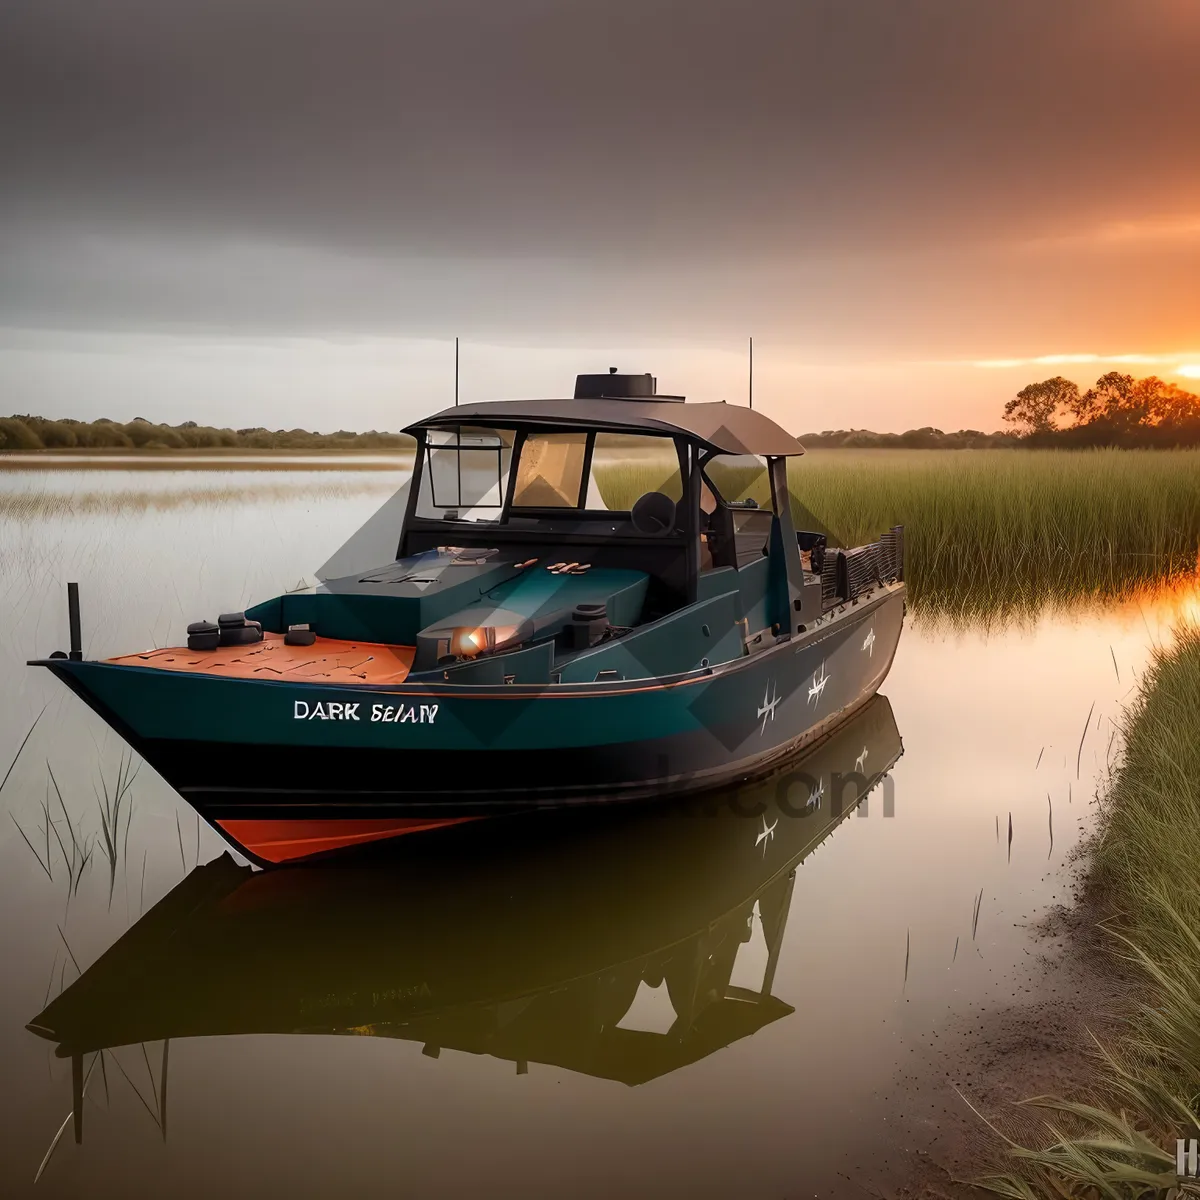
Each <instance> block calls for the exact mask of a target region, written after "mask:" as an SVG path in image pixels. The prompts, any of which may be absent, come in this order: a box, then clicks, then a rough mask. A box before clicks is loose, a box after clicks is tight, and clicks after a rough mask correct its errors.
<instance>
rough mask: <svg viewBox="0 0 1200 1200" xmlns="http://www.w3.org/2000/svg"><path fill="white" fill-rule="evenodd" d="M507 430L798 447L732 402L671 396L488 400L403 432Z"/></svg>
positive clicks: (751, 447)
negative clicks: (465, 426) (575, 431)
mask: <svg viewBox="0 0 1200 1200" xmlns="http://www.w3.org/2000/svg"><path fill="white" fill-rule="evenodd" d="M467 423H471V424H479V425H494V426H498V427H510V428H523V429H528V428H553V429H559V430H571V429H589V430H590V429H594V430H598V431H603V432H614V433H640V434H659V435H666V436H668V437H670V436H680V435H681V436H683V437H686V438H689V439H690V440H692V441H694V442H699V443H700V444H701V445H702V446H704V447H706V448H707V449H710V450H716V451H718V452H720V453H722V454H758V455H761V456H763V457H774V456H792V455H796V454H803V453H804V447H803V446H801V445H800V443H799V442H798V441H796V439H795V438H794V437H793V436H792V435H791V434H790V433H788V432H787V430H785V429H782V428H780V426H778V425H776V424H775V422H774V421H772V420H771V418H770V417H767V416H764V415H763V414H762V413H760V412H755V411H754V410H753V409H751V408H742V407H741V405H737V404H726V403H725V402H724V401H721V402H720V403H716V404H683V403H680V402H679V401H677V400H676V401H672V400H610V399H597V400H489V401H486V402H482V403H477V404H460V405H458V406H457V407H454V408H446V409H443V410H442V411H441V412H439V413H434V414H433V416H430V417H425V418H424V419H423V420H420V421H417V422H415V423H414V424H412V425H409V426H408V427H407V428H406V429H405V433H415V432H416V431H417V430H419V429H442V428H446V427H447V426H455V425H462V424H467Z"/></svg>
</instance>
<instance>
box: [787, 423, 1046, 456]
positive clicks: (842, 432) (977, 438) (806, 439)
mask: <svg viewBox="0 0 1200 1200" xmlns="http://www.w3.org/2000/svg"><path fill="white" fill-rule="evenodd" d="M1021 440H1022V439H1021V438H1020V436H1019V435H1018V434H1016V433H1012V432H1004V433H984V432H983V431H982V430H979V429H960V430H958V431H957V432H955V433H943V432H942V431H941V430H940V429H934V428H933V427H932V426H925V427H924V428H923V429H910V430H908V431H907V432H905V433H872V432H871V431H870V430H869V429H849V430H847V429H827V430H825V431H824V433H804V434H801V435H800V436H799V441H800V444H801V445H802V446H808V447H811V448H813V449H820V448H824V449H845V450H861V449H869V450H878V449H899V450H987V449H993V448H996V447H1001V446H1019V445H1020V444H1021Z"/></svg>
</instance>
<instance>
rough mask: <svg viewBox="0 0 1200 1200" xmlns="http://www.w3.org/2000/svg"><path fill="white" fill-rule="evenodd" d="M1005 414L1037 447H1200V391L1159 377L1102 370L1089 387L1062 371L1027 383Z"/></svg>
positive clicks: (1025, 442)
mask: <svg viewBox="0 0 1200 1200" xmlns="http://www.w3.org/2000/svg"><path fill="white" fill-rule="evenodd" d="M1004 419H1005V421H1007V422H1009V423H1010V424H1011V425H1013V426H1015V427H1016V428H1017V430H1019V432H1020V437H1021V442H1022V444H1023V445H1033V446H1163V447H1168V446H1200V396H1196V395H1194V394H1193V393H1191V392H1188V391H1184V389H1183V388H1180V387H1176V385H1175V384H1173V383H1164V382H1163V381H1162V380H1161V379H1159V378H1158V377H1157V376H1154V375H1151V376H1149V377H1148V378H1146V379H1135V378H1134V377H1133V376H1132V375H1122V374H1121V373H1120V372H1119V371H1109V372H1108V374H1107V375H1101V376H1100V378H1099V379H1097V380H1096V382H1095V384H1094V385H1093V386H1092V387H1090V388H1088V389H1087V391H1080V389H1079V386H1078V385H1077V384H1075V383H1072V382H1071V380H1069V379H1064V378H1063V377H1062V376H1061V375H1056V376H1055V377H1054V378H1053V379H1043V380H1042V381H1041V382H1040V383H1031V384H1029V385H1028V386H1027V387H1023V388H1022V389H1021V390H1020V391H1019V392H1018V393H1017V394H1016V395H1015V396H1014V397H1013V398H1012V399H1011V400H1010V401H1009V402H1008V403H1007V404H1006V405H1005V406H1004Z"/></svg>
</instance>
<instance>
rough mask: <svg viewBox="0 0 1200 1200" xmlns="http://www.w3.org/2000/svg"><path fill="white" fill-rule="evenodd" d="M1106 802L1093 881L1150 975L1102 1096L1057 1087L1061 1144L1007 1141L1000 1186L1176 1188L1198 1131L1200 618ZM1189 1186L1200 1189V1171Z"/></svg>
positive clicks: (1027, 1196) (1136, 1191) (1057, 1140)
mask: <svg viewBox="0 0 1200 1200" xmlns="http://www.w3.org/2000/svg"><path fill="white" fill-rule="evenodd" d="M1123 733H1124V751H1123V760H1122V761H1121V763H1120V764H1119V766H1118V768H1117V770H1116V772H1115V774H1114V775H1113V777H1112V780H1111V782H1110V786H1109V788H1108V790H1107V792H1106V794H1105V795H1104V796H1103V798H1102V801H1101V825H1100V832H1099V834H1098V837H1097V840H1096V843H1095V845H1094V846H1093V849H1092V859H1091V864H1090V874H1089V881H1090V883H1091V884H1092V885H1093V886H1094V887H1095V888H1097V889H1098V890H1099V894H1100V895H1102V896H1103V897H1104V899H1105V902H1106V903H1107V904H1108V905H1109V906H1111V908H1112V909H1113V911H1115V912H1116V913H1117V916H1116V917H1114V918H1112V919H1111V920H1110V921H1109V922H1107V928H1108V930H1109V932H1110V933H1111V935H1112V937H1113V945H1114V952H1115V953H1117V954H1118V955H1119V956H1120V957H1121V958H1122V959H1123V960H1124V961H1125V962H1126V964H1127V965H1128V966H1129V967H1130V968H1131V969H1132V971H1133V972H1134V974H1135V978H1137V979H1138V980H1139V981H1140V983H1141V985H1142V989H1141V990H1142V992H1143V994H1144V995H1143V999H1142V1000H1141V1001H1140V1002H1139V1003H1138V1005H1137V1006H1136V1008H1135V1010H1134V1011H1133V1013H1132V1014H1131V1016H1130V1018H1129V1021H1128V1025H1127V1027H1126V1032H1125V1034H1124V1036H1123V1037H1121V1038H1120V1040H1119V1041H1118V1042H1117V1043H1116V1044H1114V1045H1109V1046H1098V1051H1099V1061H1100V1080H1099V1083H1098V1088H1097V1091H1098V1096H1097V1097H1095V1098H1093V1099H1095V1100H1096V1102H1095V1103H1090V1104H1081V1103H1073V1102H1069V1101H1066V1100H1059V1099H1054V1098H1049V1097H1038V1098H1037V1099H1036V1100H1033V1101H1030V1102H1028V1103H1029V1104H1031V1105H1032V1106H1035V1107H1036V1108H1038V1109H1040V1110H1041V1112H1042V1113H1043V1114H1045V1124H1046V1129H1047V1132H1048V1135H1049V1138H1050V1141H1049V1143H1048V1144H1047V1145H1046V1146H1044V1147H1043V1148H1040V1149H1031V1148H1029V1147H1026V1146H1021V1145H1018V1144H1016V1143H1014V1142H1009V1152H1010V1153H1011V1155H1012V1156H1013V1158H1014V1159H1015V1160H1016V1161H1017V1167H1016V1169H1015V1170H1014V1171H1013V1172H1012V1173H1010V1174H1008V1175H1004V1176H995V1177H992V1178H990V1179H989V1180H987V1181H986V1185H987V1186H988V1188H989V1189H990V1190H992V1191H994V1192H996V1193H997V1194H999V1195H1002V1196H1009V1197H1020V1198H1022V1200H1031V1198H1033V1197H1039V1196H1079V1197H1084V1196H1087V1197H1091V1196H1111V1197H1141V1196H1156V1195H1164V1194H1166V1192H1167V1191H1168V1189H1170V1188H1171V1187H1173V1186H1175V1184H1176V1178H1175V1139H1176V1138H1178V1137H1183V1136H1191V1137H1198V1136H1200V888H1198V887H1197V886H1196V861H1197V848H1198V847H1200V629H1197V628H1185V629H1184V630H1182V631H1181V632H1180V633H1179V634H1178V636H1177V639H1176V642H1175V645H1174V646H1173V648H1171V649H1169V650H1164V649H1159V650H1158V651H1157V652H1156V653H1155V656H1154V659H1153V662H1152V665H1151V667H1150V669H1149V671H1148V672H1147V673H1146V675H1145V676H1143V678H1142V680H1141V683H1140V685H1139V692H1138V698H1137V700H1136V702H1135V704H1134V706H1133V708H1132V709H1131V711H1130V713H1129V715H1128V716H1127V718H1126V720H1125V722H1124V726H1123ZM1176 1194H1177V1195H1180V1196H1183V1195H1192V1196H1200V1183H1197V1184H1190V1183H1189V1184H1186V1185H1182V1186H1181V1187H1180V1190H1179V1191H1178V1192H1177V1193H1176Z"/></svg>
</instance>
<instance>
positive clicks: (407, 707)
mask: <svg viewBox="0 0 1200 1200" xmlns="http://www.w3.org/2000/svg"><path fill="white" fill-rule="evenodd" d="M362 704H363V702H362V701H356V702H354V703H346V702H345V701H338V700H318V701H315V702H313V701H309V700H296V701H294V702H293V705H292V720H294V721H361V720H363V717H362V716H360V715H359V711H358V710H359V709H360V708H361V707H362ZM437 712H438V705H436V704H388V705H383V704H372V705H371V717H370V720H371V722H372V723H374V722H378V721H386V722H387V723H389V724H391V725H432V724H433V723H434V721H435V720H436V719H437Z"/></svg>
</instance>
